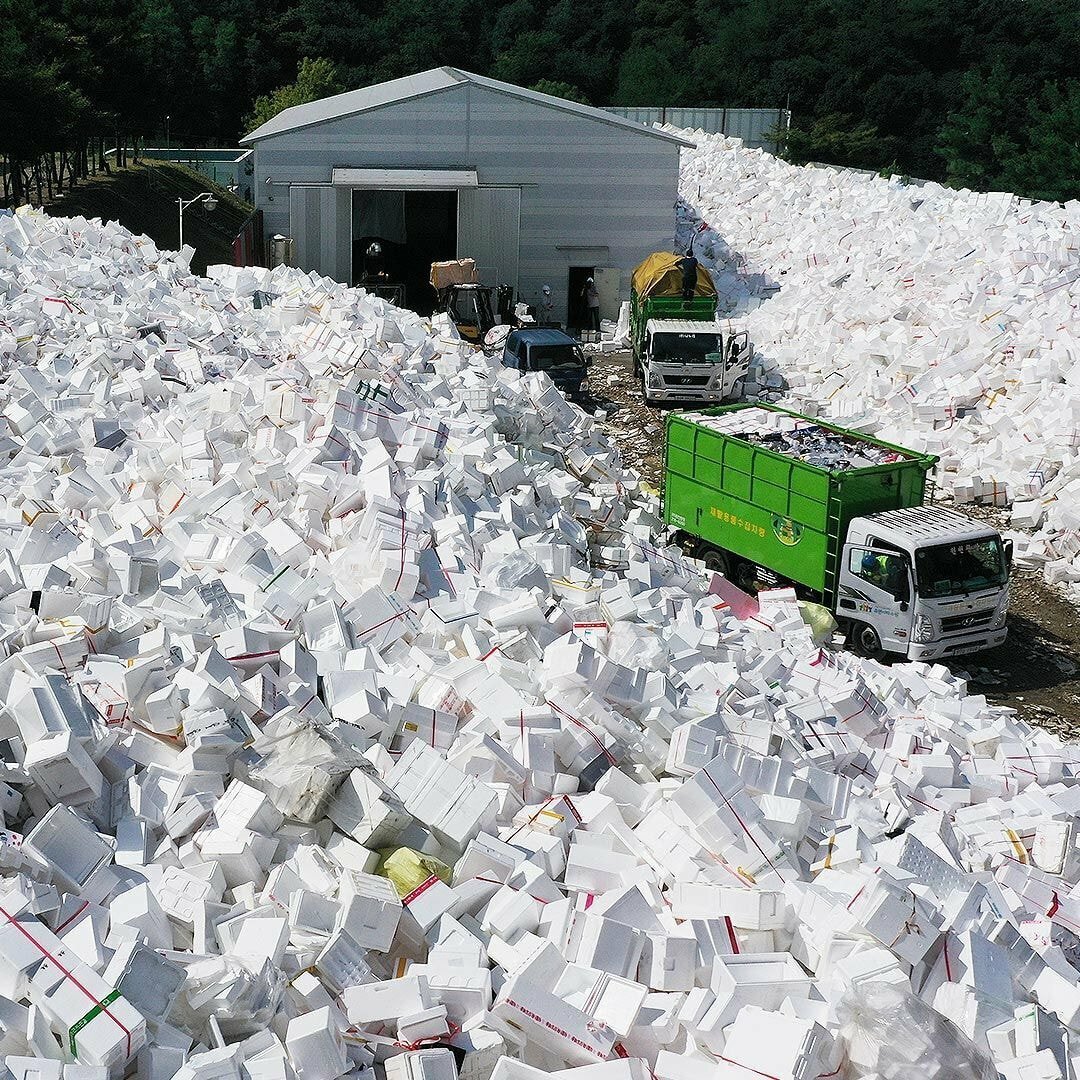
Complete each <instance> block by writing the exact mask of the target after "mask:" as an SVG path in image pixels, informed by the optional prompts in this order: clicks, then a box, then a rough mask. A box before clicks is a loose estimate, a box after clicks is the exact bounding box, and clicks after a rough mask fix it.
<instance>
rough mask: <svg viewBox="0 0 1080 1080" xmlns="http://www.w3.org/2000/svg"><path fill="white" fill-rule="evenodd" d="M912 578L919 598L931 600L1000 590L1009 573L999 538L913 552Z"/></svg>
mask: <svg viewBox="0 0 1080 1080" xmlns="http://www.w3.org/2000/svg"><path fill="white" fill-rule="evenodd" d="M915 576H916V579H917V581H918V586H919V595H920V596H927V597H931V598H933V597H940V596H955V595H956V594H957V593H968V592H975V591H977V590H979V589H993V588H1000V587H1001V586H1002V585H1004V584H1005V582H1006V581H1008V579H1009V572H1008V570H1007V569H1006V566H1005V552H1004V550H1003V549H1002V546H1001V539H1000V537H997V536H990V537H986V538H985V539H982V540H964V541H962V542H961V543H958V544H938V545H937V546H936V547H928V548H922V549H921V550H919V551H916V552H915Z"/></svg>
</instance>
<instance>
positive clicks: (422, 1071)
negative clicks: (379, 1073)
mask: <svg viewBox="0 0 1080 1080" xmlns="http://www.w3.org/2000/svg"><path fill="white" fill-rule="evenodd" d="M386 1077H387V1080H458V1071H457V1065H456V1064H455V1062H454V1055H453V1054H452V1053H451V1052H450V1051H449V1050H447V1049H444V1048H437V1049H432V1050H411V1051H409V1052H408V1053H405V1054H397V1055H395V1056H394V1057H391V1058H388V1059H387V1061H386Z"/></svg>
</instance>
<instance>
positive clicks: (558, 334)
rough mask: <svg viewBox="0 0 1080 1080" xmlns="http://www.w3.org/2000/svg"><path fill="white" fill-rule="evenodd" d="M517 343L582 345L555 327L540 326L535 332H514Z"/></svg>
mask: <svg viewBox="0 0 1080 1080" xmlns="http://www.w3.org/2000/svg"><path fill="white" fill-rule="evenodd" d="M510 337H512V338H513V339H514V340H515V341H527V342H528V343H529V344H530V345H580V344H581V343H580V342H578V341H575V340H574V339H573V338H572V337H571V336H570V335H569V334H567V333H564V332H563V331H562V330H556V329H554V328H553V327H545V326H538V327H537V328H536V329H535V330H530V329H525V330H512V331H511V332H510Z"/></svg>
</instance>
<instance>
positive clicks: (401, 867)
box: [375, 847, 454, 896]
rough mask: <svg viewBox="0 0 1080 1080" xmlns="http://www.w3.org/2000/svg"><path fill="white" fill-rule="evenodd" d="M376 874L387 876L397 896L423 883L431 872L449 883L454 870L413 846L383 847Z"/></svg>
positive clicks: (406, 893) (407, 892)
mask: <svg viewBox="0 0 1080 1080" xmlns="http://www.w3.org/2000/svg"><path fill="white" fill-rule="evenodd" d="M379 856H380V858H379V865H378V866H377V867H376V868H375V873H376V874H381V875H382V876H383V877H385V878H389V879H390V882H391V884H392V885H393V886H394V888H395V889H397V892H398V896H408V895H409V893H411V892H412V891H413V889H415V888H417V887H419V886H420V885H423V883H424V882H425V881H427V879H428V878H429V877H431V875H432V874H435V875H436V876H437V877H439V878H441V879H442V880H443V881H445V882H446V884H447V885H449V884H451V882H452V881H453V877H454V871H453V870H452V869H451V868H450V867H449V866H447V865H446V863H444V862H443V861H442V860H441V859H436V858H435V856H434V855H424V854H423V853H422V852H419V851H416V850H414V849H413V848H407V847H399V848H383V849H382V850H381V851H380V852H379Z"/></svg>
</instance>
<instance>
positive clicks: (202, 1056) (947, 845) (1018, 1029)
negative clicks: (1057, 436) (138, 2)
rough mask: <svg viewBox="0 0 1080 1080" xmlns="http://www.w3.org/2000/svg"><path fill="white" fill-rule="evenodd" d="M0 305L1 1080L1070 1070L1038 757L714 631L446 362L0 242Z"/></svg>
mask: <svg viewBox="0 0 1080 1080" xmlns="http://www.w3.org/2000/svg"><path fill="white" fill-rule="evenodd" d="M0 291H2V292H3V295H4V297H5V309H4V318H5V323H4V329H3V335H2V336H0V351H2V353H3V358H4V364H5V366H6V368H7V377H6V380H5V381H4V382H3V383H2V384H0V412H2V413H3V415H4V417H5V422H6V427H5V428H4V430H3V432H2V434H0V448H2V451H3V463H2V466H0V523H2V529H0V535H2V538H3V543H2V545H0V546H2V551H0V646H2V658H0V699H2V701H3V703H4V707H3V710H2V712H0V740H2V742H0V749H2V763H0V830H2V831H0V1056H2V1058H3V1062H4V1064H5V1065H6V1071H7V1073H9V1074H10V1075H12V1076H15V1077H20V1078H23V1077H25V1078H29V1077H36V1078H42V1077H47V1078H54V1080H65V1078H66V1080H105V1078H110V1077H111V1078H119V1077H121V1076H137V1077H139V1078H140V1080H169V1078H173V1077H177V1078H179V1080H241V1078H252V1080H288V1078H290V1077H294V1076H295V1077H298V1078H299V1080H335V1078H338V1077H345V1076H349V1077H367V1076H371V1077H374V1078H375V1080H378V1078H382V1077H385V1080H457V1078H458V1077H459V1076H460V1077H462V1078H465V1080H491V1078H494V1080H539V1077H540V1074H543V1075H546V1076H548V1075H555V1076H558V1077H560V1078H562V1080H568V1074H569V1073H570V1071H571V1070H578V1069H583V1070H587V1071H586V1072H583V1073H581V1074H580V1075H581V1078H582V1080H650V1078H651V1080H687V1078H689V1077H691V1076H695V1077H696V1076H699V1075H701V1076H709V1077H715V1078H717V1080H729V1078H730V1080H741V1078H746V1077H752V1076H757V1077H761V1076H765V1077H775V1078H784V1080H796V1078H798V1080H810V1078H819V1077H825V1076H835V1077H842V1078H854V1077H863V1076H871V1075H873V1076H876V1077H898V1078H899V1077H903V1078H912V1077H931V1076H958V1077H959V1076H973V1077H974V1076H978V1077H984V1076H985V1077H991V1076H993V1075H994V1070H995V1069H996V1070H998V1071H1000V1074H1001V1075H1003V1076H1005V1077H1008V1078H1020V1077H1031V1076H1038V1077H1042V1078H1054V1077H1058V1078H1065V1077H1071V1076H1073V1075H1074V1070H1075V1068H1076V1066H1077V1064H1080V1061H1078V1060H1077V1059H1078V1056H1080V1048H1078V1047H1077V1045H1076V1035H1074V1032H1080V989H1078V983H1080V952H1078V950H1077V946H1076V942H1077V937H1076V934H1077V932H1078V931H1080V903H1078V900H1077V894H1078V892H1080V884H1078V883H1080V852H1078V847H1077V839H1078V838H1077V831H1076V822H1077V817H1078V813H1080V785H1078V784H1077V775H1078V772H1080V751H1078V750H1077V748H1075V747H1072V746H1069V745H1063V744H1062V743H1061V742H1060V741H1059V740H1058V739H1057V738H1056V737H1054V736H1052V735H1050V734H1048V733H1046V732H1043V731H1040V730H1037V729H1032V728H1029V727H1028V726H1027V725H1026V724H1024V723H1022V722H1021V721H1020V720H1018V719H1017V717H1016V716H1015V715H1014V714H1013V713H1012V712H1011V711H1010V710H1007V709H1003V708H998V707H994V706H992V705H990V704H989V703H988V702H987V701H986V700H985V699H983V698H982V697H978V696H973V695H968V694H967V693H966V690H965V687H964V684H963V683H962V682H961V681H959V680H958V679H956V678H955V677H953V676H952V675H951V674H950V673H949V672H948V671H947V670H946V669H945V668H943V667H939V666H927V665H919V664H912V665H897V666H894V667H892V668H886V667H882V666H880V665H877V664H875V663H872V662H870V661H863V660H859V659H857V658H855V657H852V656H849V655H845V654H834V653H832V652H829V651H826V650H822V649H819V648H817V647H815V646H814V644H813V639H812V632H811V630H810V628H809V627H808V626H806V625H805V624H804V622H803V620H802V617H801V615H800V612H799V608H798V606H797V604H796V601H795V597H794V595H793V594H792V593H790V592H787V591H784V590H777V591H773V592H771V593H769V594H768V595H766V596H763V597H762V598H761V600H760V603H759V604H755V603H754V602H753V601H751V600H750V599H749V598H744V599H745V603H743V601H740V603H739V605H738V610H739V611H740V612H741V615H742V616H743V618H737V617H736V616H735V615H734V614H733V610H735V608H736V605H734V604H733V602H732V601H731V600H720V598H719V596H718V592H719V591H723V592H725V594H726V595H727V596H728V597H733V596H734V593H733V592H732V591H731V590H730V588H729V587H728V586H726V585H723V583H721V582H720V581H719V580H718V579H717V578H716V577H715V576H714V575H710V574H706V573H704V572H703V571H702V570H701V568H700V566H699V565H698V564H695V563H692V562H689V561H687V560H686V559H684V558H683V557H682V556H681V554H680V553H679V552H678V551H677V550H676V549H673V548H664V547H663V546H661V545H660V544H659V543H658V541H657V538H656V530H657V526H658V522H657V519H656V516H655V507H654V506H651V505H650V504H648V503H647V502H645V501H641V500H639V499H638V496H637V488H638V482H637V479H636V477H635V476H633V475H632V474H631V473H629V472H627V471H626V470H625V469H624V468H623V466H622V465H621V463H620V459H619V456H618V453H617V452H616V451H615V450H614V449H613V448H612V446H611V445H610V444H609V443H608V442H607V441H606V439H605V438H604V437H603V436H602V435H601V433H600V432H599V430H598V429H597V428H596V427H595V426H594V425H593V422H592V421H591V419H590V418H588V417H587V416H585V415H583V414H582V413H581V412H580V411H579V410H577V409H576V408H575V407H573V406H571V405H569V404H568V403H567V402H566V401H565V400H564V399H563V398H562V397H561V396H560V395H559V394H558V393H557V392H556V391H555V390H554V388H553V387H552V386H551V384H550V382H548V381H547V379H546V377H544V376H527V377H525V378H522V377H520V376H519V375H518V374H517V373H516V372H508V371H504V370H502V369H500V368H499V366H498V365H497V364H495V363H494V362H492V361H489V360H487V359H485V358H484V357H483V355H482V354H481V353H479V352H477V351H475V350H473V349H471V348H469V347H468V346H465V345H463V344H462V343H461V342H460V341H459V340H458V339H457V338H456V336H455V334H454V332H453V329H452V327H451V326H450V325H449V324H447V323H446V322H440V321H436V322H435V323H434V324H427V323H425V322H423V321H422V320H420V319H419V318H418V317H416V316H415V315H412V314H410V313H408V312H404V311H398V310H395V309H393V308H391V307H388V306H387V305H386V304H385V303H384V302H383V301H382V300H379V299H377V298H374V297H371V296H368V295H366V294H365V293H363V292H362V291H354V290H350V289H346V288H344V287H342V286H339V285H335V284H334V283H332V282H329V281H326V280H324V279H320V278H317V277H315V276H313V275H304V274H302V273H300V272H299V271H296V270H290V269H287V268H278V269H276V270H275V271H273V272H272V273H271V272H269V271H265V270H260V269H242V270H240V269H234V268H218V269H216V270H215V272H214V273H213V275H212V277H211V278H209V279H200V278H196V277H193V276H191V275H190V274H189V272H188V268H187V264H186V258H184V257H178V256H176V255H173V254H169V253H162V252H158V251H157V249H156V248H154V247H153V245H151V244H150V243H149V242H148V241H146V240H145V239H139V238H135V237H132V236H131V235H130V234H128V233H127V232H125V231H124V230H123V229H120V228H118V227H117V226H102V225H101V224H100V223H95V222H86V221H81V220H72V221H69V222H62V221H50V220H47V219H42V218H37V217H32V216H21V215H20V216H17V217H14V218H11V217H5V218H0ZM256 292H258V293H259V294H260V295H259V297H258V298H257V299H258V302H259V306H258V307H256V305H255V299H256V298H255V293H256ZM991 1062H992V1063H993V1064H991Z"/></svg>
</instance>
